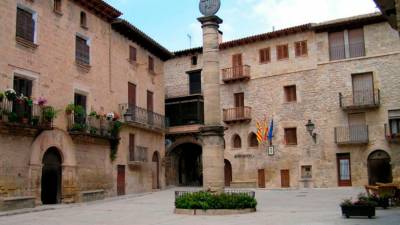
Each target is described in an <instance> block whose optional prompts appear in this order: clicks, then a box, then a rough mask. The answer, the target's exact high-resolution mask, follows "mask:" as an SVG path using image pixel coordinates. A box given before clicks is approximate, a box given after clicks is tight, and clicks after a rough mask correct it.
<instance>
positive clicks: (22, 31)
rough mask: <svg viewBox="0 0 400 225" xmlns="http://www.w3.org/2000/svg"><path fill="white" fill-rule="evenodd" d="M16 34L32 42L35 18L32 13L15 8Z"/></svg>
mask: <svg viewBox="0 0 400 225" xmlns="http://www.w3.org/2000/svg"><path fill="white" fill-rule="evenodd" d="M16 36H17V37H19V38H22V39H24V40H26V41H30V42H34V36H35V20H34V19H33V15H32V13H30V12H28V11H26V10H23V9H20V8H18V9H17V33H16Z"/></svg>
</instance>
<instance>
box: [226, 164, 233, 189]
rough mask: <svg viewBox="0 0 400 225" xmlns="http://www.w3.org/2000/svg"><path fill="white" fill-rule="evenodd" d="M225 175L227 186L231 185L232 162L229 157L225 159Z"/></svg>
mask: <svg viewBox="0 0 400 225" xmlns="http://www.w3.org/2000/svg"><path fill="white" fill-rule="evenodd" d="M224 177H225V187H230V186H231V182H232V163H231V162H230V161H229V160H228V159H224Z"/></svg>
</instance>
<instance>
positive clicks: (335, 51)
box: [329, 42, 365, 61]
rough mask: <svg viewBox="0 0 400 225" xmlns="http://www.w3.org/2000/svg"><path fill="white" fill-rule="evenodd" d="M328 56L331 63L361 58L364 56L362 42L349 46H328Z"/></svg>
mask: <svg viewBox="0 0 400 225" xmlns="http://www.w3.org/2000/svg"><path fill="white" fill-rule="evenodd" d="M346 51H348V52H346ZM329 56H330V60H331V61H334V60H341V59H346V58H357V57H363V56H365V44H364V42H360V43H352V44H349V45H337V46H330V48H329Z"/></svg>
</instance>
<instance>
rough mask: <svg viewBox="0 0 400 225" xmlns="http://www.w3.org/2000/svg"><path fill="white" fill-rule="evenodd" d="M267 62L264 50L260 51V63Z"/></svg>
mask: <svg viewBox="0 0 400 225" xmlns="http://www.w3.org/2000/svg"><path fill="white" fill-rule="evenodd" d="M263 62H265V54H264V49H260V63H263Z"/></svg>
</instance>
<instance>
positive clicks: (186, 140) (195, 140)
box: [165, 136, 203, 156]
mask: <svg viewBox="0 0 400 225" xmlns="http://www.w3.org/2000/svg"><path fill="white" fill-rule="evenodd" d="M187 143H190V144H195V145H198V146H200V147H203V143H202V142H201V140H200V139H198V138H195V137H193V136H186V137H182V138H178V139H177V140H176V141H174V142H173V143H172V145H171V146H169V147H168V149H166V154H165V155H166V156H169V154H171V152H172V151H173V150H174V149H175V148H176V147H178V146H179V145H182V144H187Z"/></svg>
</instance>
